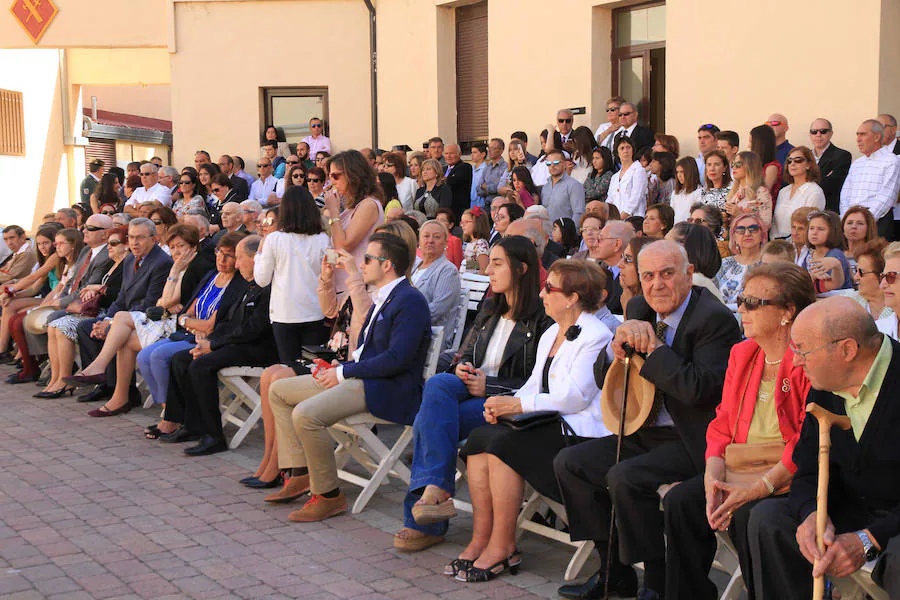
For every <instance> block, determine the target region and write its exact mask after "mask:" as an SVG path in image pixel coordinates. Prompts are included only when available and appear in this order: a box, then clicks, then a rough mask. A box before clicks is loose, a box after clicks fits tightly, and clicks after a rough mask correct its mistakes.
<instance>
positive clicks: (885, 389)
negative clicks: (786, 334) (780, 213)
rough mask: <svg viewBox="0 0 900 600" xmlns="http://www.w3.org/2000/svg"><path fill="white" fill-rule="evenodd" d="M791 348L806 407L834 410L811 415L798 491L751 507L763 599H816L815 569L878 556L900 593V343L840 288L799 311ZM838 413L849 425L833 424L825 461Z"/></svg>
mask: <svg viewBox="0 0 900 600" xmlns="http://www.w3.org/2000/svg"><path fill="white" fill-rule="evenodd" d="M791 347H792V349H793V351H794V361H795V362H796V363H797V364H801V365H802V366H803V369H804V371H805V372H806V375H807V377H809V380H810V383H811V384H812V388H813V389H811V390H810V392H809V396H808V397H807V406H810V407H811V406H812V405H813V404H815V405H816V406H817V407H818V408H819V409H824V410H825V411H828V412H827V413H824V412H820V413H819V414H816V413H815V412H813V413H811V414H809V415H807V418H806V419H805V420H804V422H803V427H802V429H801V431H800V440H799V442H798V443H797V446H796V448H795V450H794V462H795V463H796V465H797V472H796V474H795V475H794V480H793V484H792V486H791V493H790V495H789V496H788V497H787V498H778V499H770V500H766V501H764V502H762V503H760V504H759V505H757V506H756V507H755V508H754V509H753V511H752V512H751V513H750V523H749V527H748V537H749V544H750V552H751V555H752V564H753V573H752V576H753V581H754V587H755V590H756V596H757V599H759V598H763V599H775V598H777V599H781V598H809V597H810V596H812V594H813V579H814V577H821V576H823V575H828V576H830V577H836V578H837V577H847V576H850V575H852V574H853V573H855V572H856V571H857V570H859V569H860V567H862V566H863V564H864V563H866V562H868V561H870V560H873V559H875V558H876V557H878V556H879V555H881V558H880V559H879V561H878V563H877V565H876V567H875V571H874V573H873V578H874V579H875V581H876V583H878V584H879V585H881V586H882V587H884V588H885V589H886V590H887V591H888V593H889V595H890V597H891V598H900V565H898V554H900V479H898V478H897V473H898V472H900V444H898V443H897V436H898V432H900V403H898V401H897V395H898V393H900V344H898V343H897V342H896V341H894V340H891V339H890V338H889V337H887V336H884V335H882V334H881V333H879V332H878V330H877V329H876V327H875V322H874V321H873V320H872V317H871V316H869V315H868V313H866V311H865V309H863V308H862V307H861V306H860V305H859V304H858V303H856V302H854V301H853V300H850V299H849V298H837V297H835V298H828V299H826V300H822V301H820V302H817V303H815V304H813V305H812V306H809V307H808V308H806V309H805V310H804V311H803V312H801V313H800V314H799V315H798V316H797V319H796V321H795V322H794V326H793V327H792V328H791ZM814 410H818V409H814ZM828 413H831V414H830V415H829V414H828ZM840 415H846V416H847V417H849V420H850V428H848V429H846V430H845V429H843V428H842V427H831V430H830V440H831V450H830V453H829V455H828V459H827V463H826V464H825V465H823V466H824V467H826V468H824V469H822V468H820V465H819V452H820V446H827V444H822V443H821V442H820V431H819V425H820V423H822V422H826V424H827V425H830V424H831V421H833V420H834V417H835V416H840ZM823 416H824V417H826V418H825V419H824V420H823V418H822V417H823ZM822 433H825V432H824V431H823V432H822ZM823 451H825V450H823ZM823 475H824V476H825V477H827V478H828V488H827V489H828V493H827V498H826V497H825V496H823V497H821V498H819V502H820V503H822V502H824V501H825V500H826V499H827V502H828V515H827V517H828V518H827V521H826V527H825V533H824V543H825V551H824V552H820V550H819V548H818V547H817V540H816V520H817V517H818V516H819V515H818V514H817V505H818V506H821V504H817V499H816V493H817V485H818V481H819V478H820V477H821V476H823ZM882 552H883V554H882ZM814 563H815V566H813V565H814ZM744 576H745V577H749V576H750V574H749V573H747V574H745V575H744ZM820 597H821V596H820Z"/></svg>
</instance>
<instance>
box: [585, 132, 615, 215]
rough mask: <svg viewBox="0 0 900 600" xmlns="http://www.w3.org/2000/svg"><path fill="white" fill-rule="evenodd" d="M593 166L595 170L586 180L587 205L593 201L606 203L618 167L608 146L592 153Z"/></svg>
mask: <svg viewBox="0 0 900 600" xmlns="http://www.w3.org/2000/svg"><path fill="white" fill-rule="evenodd" d="M591 166H592V167H593V168H592V169H591V172H590V173H588V176H587V178H586V179H585V180H584V201H585V203H588V202H591V201H593V200H599V201H600V202H606V196H607V194H609V182H610V180H611V179H612V176H613V173H614V172H615V166H616V165H615V163H614V162H613V157H612V152H610V151H609V148H607V147H606V146H599V147H597V148H594V150H593V151H592V152H591Z"/></svg>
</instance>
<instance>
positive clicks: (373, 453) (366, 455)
mask: <svg viewBox="0 0 900 600" xmlns="http://www.w3.org/2000/svg"><path fill="white" fill-rule="evenodd" d="M443 334H444V328H443V327H432V328H431V345H430V346H429V348H428V354H427V356H426V358H425V370H424V374H423V375H424V378H425V379H428V378H429V377H431V376H432V375H434V372H435V371H436V370H437V363H438V357H439V355H440V349H441V342H442V341H443V338H444V335H443ZM394 424H395V423H391V422H390V421H385V420H384V419H379V418H378V417H376V416H374V415H373V414H371V413H368V412H367V413H360V414H358V415H353V416H352V417H348V418H346V419H343V420H341V421H339V422H337V423H335V424H334V425H332V426H331V427H329V428H328V432H329V433H330V434H331V437H333V438H334V439H335V441H336V442H337V443H338V447H337V449H335V451H334V458H335V461H336V462H337V467H338V477H339V478H340V479H342V480H343V481H346V482H348V483H352V484H354V485H358V486H360V487H361V488H362V491H361V492H360V493H359V496H358V497H357V498H356V501H355V502H354V503H353V508H352V509H351V512H352V513H353V514H359V513H360V512H362V511H363V509H364V508H365V507H366V505H367V504H368V503H369V500H371V499H372V496H373V495H374V494H375V491H376V490H378V487H379V486H380V485H381V484H382V483H384V481H385V479H386V478H387V476H388V475H391V476H392V477H395V478H397V479H400V480H401V481H403V482H404V483H406V484H409V479H410V472H409V467H407V466H406V465H404V464H403V462H402V461H401V460H400V457H401V456H402V455H403V452H404V451H405V450H406V448H407V446H409V443H410V442H411V441H412V437H413V433H412V427H410V426H409V425H407V426H405V427H404V428H403V433H401V434H400V437H399V438H398V439H397V441H396V442H394V445H393V446H391V447H388V446H387V444H385V443H384V442H382V441H381V440H380V439H379V438H378V436H377V435H375V434H374V433H372V427H373V426H374V425H394ZM351 458H353V459H354V460H355V461H356V462H357V463H359V464H360V465H361V466H362V467H363V468H364V469H365V470H366V471H368V472H369V477H368V478H367V477H363V476H360V475H357V474H356V473H351V472H349V471H347V470H346V469H345V468H344V467H345V466H346V465H347V462H348V461H349V460H350V459H351Z"/></svg>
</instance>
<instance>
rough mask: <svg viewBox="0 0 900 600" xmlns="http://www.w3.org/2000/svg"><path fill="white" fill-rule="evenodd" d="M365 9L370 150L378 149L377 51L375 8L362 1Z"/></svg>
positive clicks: (369, 0)
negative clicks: (369, 102) (370, 114)
mask: <svg viewBox="0 0 900 600" xmlns="http://www.w3.org/2000/svg"><path fill="white" fill-rule="evenodd" d="M363 2H365V4H366V8H367V9H369V54H370V65H369V73H370V77H371V80H372V85H371V88H372V89H371V95H372V101H371V103H372V150H373V151H374V150H377V149H378V51H377V44H376V41H377V37H376V35H377V33H376V28H375V6H374V5H373V4H372V0H363Z"/></svg>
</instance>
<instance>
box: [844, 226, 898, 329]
mask: <svg viewBox="0 0 900 600" xmlns="http://www.w3.org/2000/svg"><path fill="white" fill-rule="evenodd" d="M886 247H887V241H886V240H885V239H884V238H875V239H874V240H872V241H871V242H867V243H865V244H863V246H862V248H861V249H860V251H859V256H858V257H857V262H856V266H854V267H853V269H852V270H851V272H852V273H853V283H855V284H856V289H855V290H848V292H847V293H848V295H849V296H850V297H851V298H853V299H854V300H856V301H857V302H859V303H860V304H862V305H863V307H865V309H866V312H868V313H869V314H870V315H872V318H873V319H875V320H878V319H882V318H885V317H893V315H894V311H893V310H892V309H891V307H889V306H887V305H886V304H885V301H884V291H883V290H882V289H881V285H880V284H881V274H882V273H883V272H884V249H885V248H886Z"/></svg>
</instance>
